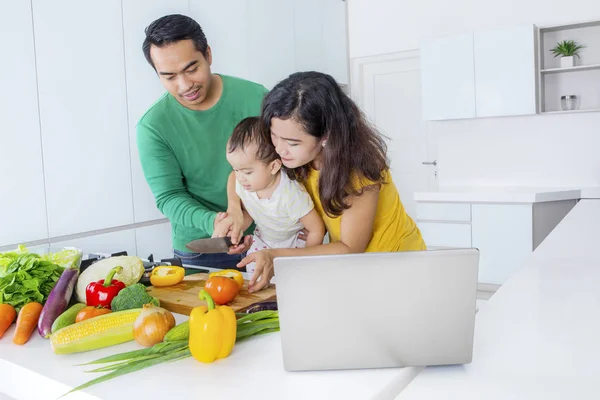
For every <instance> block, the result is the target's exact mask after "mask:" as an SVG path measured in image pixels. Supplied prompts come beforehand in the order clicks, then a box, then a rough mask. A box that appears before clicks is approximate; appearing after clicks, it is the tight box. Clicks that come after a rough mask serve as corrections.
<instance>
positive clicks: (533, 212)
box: [416, 200, 576, 286]
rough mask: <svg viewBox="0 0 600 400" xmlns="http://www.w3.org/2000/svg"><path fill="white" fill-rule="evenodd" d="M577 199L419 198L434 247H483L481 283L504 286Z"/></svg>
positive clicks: (421, 221)
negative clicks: (485, 200)
mask: <svg viewBox="0 0 600 400" xmlns="http://www.w3.org/2000/svg"><path fill="white" fill-rule="evenodd" d="M575 204H576V200H561V201H548V202H538V203H504V204H502V203H462V202H424V201H419V202H417V220H416V222H417V225H418V226H419V229H420V230H421V233H422V235H423V239H424V240H425V243H426V244H427V247H428V248H430V249H432V248H450V247H474V248H478V249H479V251H480V259H479V283H480V284H483V286H486V285H501V284H503V283H504V282H505V281H506V280H507V279H508V277H509V276H510V275H511V274H512V273H513V272H514V271H516V270H517V269H519V268H520V267H521V266H522V265H523V263H524V261H525V259H526V258H527V257H528V256H529V255H530V254H531V253H532V252H533V250H535V248H536V247H537V246H538V245H539V244H540V243H541V242H542V241H543V240H544V239H545V238H546V236H548V234H549V233H550V232H551V231H552V230H553V229H554V227H556V225H558V223H559V222H560V221H561V220H562V218H563V217H564V216H565V215H566V214H567V213H568V212H569V211H570V210H571V209H572V208H573V207H574V206H575Z"/></svg>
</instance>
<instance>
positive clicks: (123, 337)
mask: <svg viewBox="0 0 600 400" xmlns="http://www.w3.org/2000/svg"><path fill="white" fill-rule="evenodd" d="M141 311H142V310H141V309H140V308H136V309H132V310H124V311H118V312H113V313H109V314H104V315H99V316H97V317H94V318H90V319H86V320H84V321H81V322H79V323H76V324H74V325H69V326H67V327H65V328H62V329H59V330H58V331H56V332H55V333H53V334H52V336H50V342H51V344H52V350H53V351H54V353H56V354H71V353H80V352H83V351H89V350H96V349H101V348H104V347H108V346H114V345H116V344H119V343H123V342H128V341H130V340H133V322H134V321H135V319H136V318H137V316H138V315H139V314H140V312H141Z"/></svg>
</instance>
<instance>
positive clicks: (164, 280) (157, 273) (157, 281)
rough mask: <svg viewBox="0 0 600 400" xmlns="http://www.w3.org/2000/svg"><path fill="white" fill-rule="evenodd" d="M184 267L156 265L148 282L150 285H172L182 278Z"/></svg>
mask: <svg viewBox="0 0 600 400" xmlns="http://www.w3.org/2000/svg"><path fill="white" fill-rule="evenodd" d="M184 276H185V269H183V268H182V267H178V266H163V267H156V268H154V269H153V270H152V273H151V274H150V283H151V284H152V286H157V287H160V286H173V285H176V284H178V283H179V282H181V281H182V280H183V278H184Z"/></svg>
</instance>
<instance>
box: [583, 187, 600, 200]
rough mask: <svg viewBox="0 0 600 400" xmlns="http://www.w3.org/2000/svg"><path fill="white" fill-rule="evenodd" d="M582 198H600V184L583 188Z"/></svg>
mask: <svg viewBox="0 0 600 400" xmlns="http://www.w3.org/2000/svg"><path fill="white" fill-rule="evenodd" d="M581 198H582V199H600V186H596V187H585V188H581Z"/></svg>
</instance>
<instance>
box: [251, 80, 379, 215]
mask: <svg viewBox="0 0 600 400" xmlns="http://www.w3.org/2000/svg"><path fill="white" fill-rule="evenodd" d="M272 118H279V119H283V120H287V119H290V118H291V119H292V120H294V121H295V122H297V123H299V124H300V125H301V126H302V128H303V129H304V131H306V132H307V133H308V134H310V135H312V136H314V137H315V138H317V139H322V138H324V139H326V140H327V144H326V146H325V147H324V148H323V150H322V166H321V168H320V175H319V197H320V198H321V203H322V205H323V210H325V212H326V213H327V215H329V216H331V217H335V216H339V215H341V214H342V212H343V211H344V210H345V209H348V208H349V206H348V205H347V204H346V202H345V199H346V198H347V197H348V196H350V195H360V194H361V193H362V190H361V188H360V187H356V186H355V185H353V179H356V178H358V179H361V178H366V179H368V180H370V181H373V182H379V183H382V180H383V178H382V173H383V171H384V170H386V169H387V168H388V162H387V158H386V151H387V147H386V144H385V142H384V140H383V137H382V135H381V134H380V133H379V132H378V131H377V130H376V129H375V128H374V127H372V126H371V125H370V124H369V122H368V121H367V119H366V117H365V116H364V114H363V113H362V112H361V111H360V109H359V108H358V106H357V105H356V104H355V103H354V102H353V101H352V100H351V99H350V98H349V97H348V96H347V95H346V94H345V93H344V92H343V91H342V89H341V88H340V86H339V85H338V84H337V82H336V81H335V79H333V78H332V77H331V76H329V75H327V74H323V73H320V72H298V73H295V74H292V75H290V76H289V77H288V78H286V79H284V80H283V81H281V82H279V83H278V84H277V85H276V86H275V87H274V88H273V90H271V91H270V92H269V93H268V94H267V96H266V97H265V99H264V102H263V109H262V115H261V119H262V122H263V125H264V129H263V132H264V134H266V135H270V133H271V119H272ZM310 169H311V165H304V166H301V167H298V168H295V169H294V170H293V171H288V172H289V173H288V175H290V178H295V179H298V180H300V181H304V180H306V178H307V177H308V174H309V172H310ZM354 182H355V181H354Z"/></svg>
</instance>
